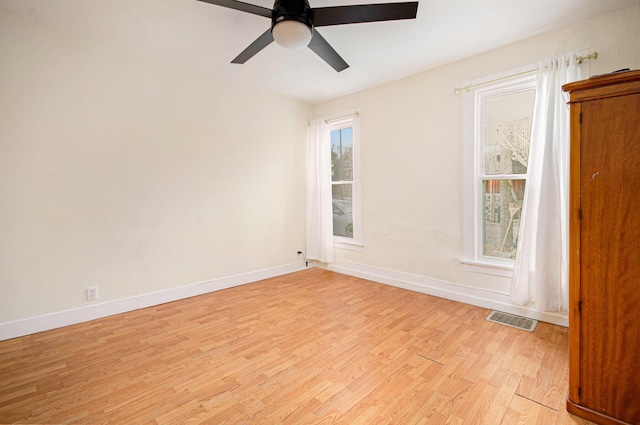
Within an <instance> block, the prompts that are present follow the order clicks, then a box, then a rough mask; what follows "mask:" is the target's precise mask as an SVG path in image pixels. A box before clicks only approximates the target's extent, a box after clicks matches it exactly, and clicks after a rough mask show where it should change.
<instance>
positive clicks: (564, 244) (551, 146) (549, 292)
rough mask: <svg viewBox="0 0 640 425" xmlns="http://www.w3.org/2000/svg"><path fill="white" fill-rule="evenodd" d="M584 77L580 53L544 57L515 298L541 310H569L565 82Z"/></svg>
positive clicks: (512, 289)
mask: <svg viewBox="0 0 640 425" xmlns="http://www.w3.org/2000/svg"><path fill="white" fill-rule="evenodd" d="M582 78H584V77H583V76H582V75H581V69H580V66H579V65H578V64H577V55H576V54H569V55H564V56H559V57H555V58H553V59H549V60H546V61H544V62H543V63H542V64H541V66H540V69H539V71H538V85H537V90H536V100H535V106H534V112H533V126H532V129H531V151H530V154H529V170H528V171H529V176H528V180H527V185H526V188H525V195H524V202H523V213H522V216H521V221H520V234H519V237H518V248H517V253H516V261H515V269H514V274H513V279H512V281H511V301H513V302H514V303H515V304H519V305H528V304H530V303H533V304H534V308H535V309H536V310H539V311H567V308H568V304H569V300H568V284H567V280H568V269H567V259H568V258H567V257H568V210H567V204H568V178H569V174H568V169H569V108H568V105H567V104H566V101H565V97H564V96H563V93H562V88H561V87H562V85H564V84H566V83H569V82H572V81H577V80H580V79H582Z"/></svg>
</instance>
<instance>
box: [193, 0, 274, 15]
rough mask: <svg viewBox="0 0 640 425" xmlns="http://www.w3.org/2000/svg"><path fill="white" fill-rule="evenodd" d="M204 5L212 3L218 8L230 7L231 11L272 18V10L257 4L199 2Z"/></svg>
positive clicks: (220, 0)
mask: <svg viewBox="0 0 640 425" xmlns="http://www.w3.org/2000/svg"><path fill="white" fill-rule="evenodd" d="M199 1H201V2H204V3H211V4H215V5H217V6H222V7H228V8H229V9H235V10H239V11H241V12H247V13H253V14H254V15H260V16H264V17H265V18H271V9H267V8H266V7H262V6H256V5H255V4H249V3H244V2H241V1H238V0H199Z"/></svg>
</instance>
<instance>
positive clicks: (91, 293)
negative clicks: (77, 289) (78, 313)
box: [87, 286, 98, 301]
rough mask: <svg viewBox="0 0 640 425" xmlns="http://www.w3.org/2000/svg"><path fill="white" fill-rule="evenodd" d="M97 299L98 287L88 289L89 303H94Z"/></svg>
mask: <svg viewBox="0 0 640 425" xmlns="http://www.w3.org/2000/svg"><path fill="white" fill-rule="evenodd" d="M97 299H98V288H97V287H96V286H92V287H90V288H87V301H93V300H97Z"/></svg>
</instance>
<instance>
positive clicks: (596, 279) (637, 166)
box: [580, 94, 640, 423]
mask: <svg viewBox="0 0 640 425" xmlns="http://www.w3.org/2000/svg"><path fill="white" fill-rule="evenodd" d="M582 113H583V117H582V125H581V139H582V140H581V150H580V159H581V165H580V190H581V193H580V195H581V209H582V220H581V223H580V257H581V261H580V276H581V282H580V285H581V299H582V314H581V336H580V345H581V351H580V386H581V396H580V404H581V405H583V406H585V407H588V408H590V409H593V410H595V411H597V412H601V413H603V414H606V415H608V416H613V417H616V418H619V419H622V420H624V421H626V422H629V423H640V402H639V400H640V398H639V397H640V396H639V394H640V364H639V363H638V361H639V360H640V353H638V352H637V350H636V349H631V347H640V314H639V312H640V275H639V271H640V95H637V94H635V95H628V96H620V97H614V98H608V99H600V100H598V101H587V102H583V104H582Z"/></svg>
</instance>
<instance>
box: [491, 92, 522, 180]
mask: <svg viewBox="0 0 640 425" xmlns="http://www.w3.org/2000/svg"><path fill="white" fill-rule="evenodd" d="M534 98H535V90H527V91H523V92H518V93H509V94H505V95H500V96H493V97H490V98H487V99H486V101H485V102H484V109H483V124H484V132H483V139H484V140H483V141H482V152H483V156H484V172H485V174H488V175H495V174H526V173H527V164H528V162H529V139H530V138H531V121H532V118H533V102H534Z"/></svg>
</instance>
